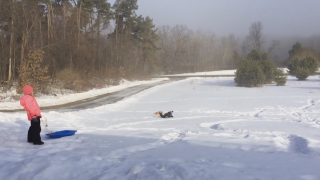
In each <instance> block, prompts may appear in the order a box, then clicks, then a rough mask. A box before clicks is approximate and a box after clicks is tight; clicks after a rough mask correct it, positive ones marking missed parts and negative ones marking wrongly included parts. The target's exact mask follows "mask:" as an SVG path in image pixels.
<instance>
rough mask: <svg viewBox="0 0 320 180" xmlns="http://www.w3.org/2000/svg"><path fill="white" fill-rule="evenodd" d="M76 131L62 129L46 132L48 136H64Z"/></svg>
mask: <svg viewBox="0 0 320 180" xmlns="http://www.w3.org/2000/svg"><path fill="white" fill-rule="evenodd" d="M76 132H77V130H63V131H56V132H53V133H48V134H46V135H47V136H48V137H49V138H61V137H64V136H72V135H74V134H75V133H76Z"/></svg>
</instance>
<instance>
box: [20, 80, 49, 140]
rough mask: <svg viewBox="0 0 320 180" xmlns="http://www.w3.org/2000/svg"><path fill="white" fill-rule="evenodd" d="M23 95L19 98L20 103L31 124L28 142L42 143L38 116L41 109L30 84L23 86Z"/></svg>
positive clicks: (39, 116)
mask: <svg viewBox="0 0 320 180" xmlns="http://www.w3.org/2000/svg"><path fill="white" fill-rule="evenodd" d="M23 93H24V96H22V97H21V99H20V105H21V106H23V108H24V110H25V111H26V112H27V116H28V120H29V121H30V123H31V126H30V128H29V131H28V142H29V143H33V144H34V145H42V144H44V143H43V142H42V141H41V137H40V132H41V126H40V118H41V111H40V108H39V105H38V103H37V100H36V99H35V98H34V97H33V88H32V87H31V86H30V85H26V86H24V87H23Z"/></svg>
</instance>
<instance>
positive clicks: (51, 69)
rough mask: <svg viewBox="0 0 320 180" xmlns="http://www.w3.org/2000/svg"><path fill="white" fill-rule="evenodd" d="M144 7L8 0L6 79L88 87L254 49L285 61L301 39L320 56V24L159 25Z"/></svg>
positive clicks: (1, 72)
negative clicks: (280, 27) (222, 30)
mask: <svg viewBox="0 0 320 180" xmlns="http://www.w3.org/2000/svg"><path fill="white" fill-rule="evenodd" d="M138 8H139V6H138V1H137V0H116V1H114V3H112V4H111V3H109V2H108V1H105V0H0V82H1V87H2V88H3V89H10V88H11V87H13V86H14V87H21V86H23V85H24V84H26V83H29V84H30V83H31V84H34V85H35V86H36V87H38V88H39V89H40V90H42V91H44V92H45V91H46V90H45V89H46V87H48V85H52V86H58V87H59V88H70V89H76V90H79V91H82V90H86V89H88V88H93V87H99V86H102V85H104V84H105V83H110V84H116V83H118V81H119V80H120V79H121V78H128V79H141V78H148V77H151V76H154V75H158V74H162V73H165V74H174V73H185V72H198V71H212V70H226V69H236V68H237V66H238V64H239V61H240V60H241V58H242V57H244V56H246V55H247V53H248V52H250V51H251V50H259V51H262V52H266V53H267V54H268V56H269V57H270V59H271V60H272V61H273V62H275V64H276V65H277V66H278V67H284V66H286V65H287V60H288V58H289V53H288V52H289V50H290V49H291V48H292V46H293V45H294V44H295V43H296V42H299V43H301V44H302V46H303V47H304V48H308V49H310V50H312V51H314V52H315V54H316V55H317V56H318V58H319V57H320V32H319V34H315V35H313V36H304V35H303V34H302V35H301V36H299V37H298V36H291V37H290V36H286V37H283V36H282V37H281V36H279V37H276V36H268V35H267V34H266V32H265V31H264V28H265V27H264V24H263V21H255V22H252V24H251V25H250V26H249V27H247V29H248V33H247V35H246V36H243V37H242V36H237V35H234V34H230V35H227V36H218V35H216V34H215V32H214V31H207V30H201V28H199V29H198V30H192V29H191V28H189V27H188V26H187V25H184V24H176V25H174V26H168V25H165V26H157V25H156V24H154V22H153V18H152V17H149V16H148V14H146V15H143V16H142V15H137V13H136V11H137V10H138ZM164 13H165V12H164ZM234 31H236V29H235V30H234ZM235 34H236V32H235Z"/></svg>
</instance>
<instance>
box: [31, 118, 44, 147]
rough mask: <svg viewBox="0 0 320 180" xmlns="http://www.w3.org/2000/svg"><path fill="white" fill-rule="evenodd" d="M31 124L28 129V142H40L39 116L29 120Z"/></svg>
mask: <svg viewBox="0 0 320 180" xmlns="http://www.w3.org/2000/svg"><path fill="white" fill-rule="evenodd" d="M30 123H31V126H30V128H29V131H28V142H33V143H39V142H41V137H40V132H41V126H40V118H34V119H32V120H31V121H30Z"/></svg>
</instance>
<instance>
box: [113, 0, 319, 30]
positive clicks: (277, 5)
mask: <svg viewBox="0 0 320 180" xmlns="http://www.w3.org/2000/svg"><path fill="white" fill-rule="evenodd" d="M114 1H115V0H109V1H108V2H110V3H111V4H113V3H114ZM138 5H139V9H138V11H136V13H137V14H138V15H143V16H149V17H151V18H152V19H153V22H154V24H155V25H156V26H157V27H158V26H162V25H169V26H174V25H177V24H179V25H187V26H188V28H189V29H193V30H197V29H202V30H204V31H212V32H214V33H215V34H217V35H228V34H230V33H233V34H234V35H238V36H244V35H247V34H248V29H249V26H250V24H251V23H252V22H256V21H261V22H262V25H263V28H264V29H263V32H264V34H265V35H279V36H283V35H299V36H310V35H314V34H320V0H138Z"/></svg>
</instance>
